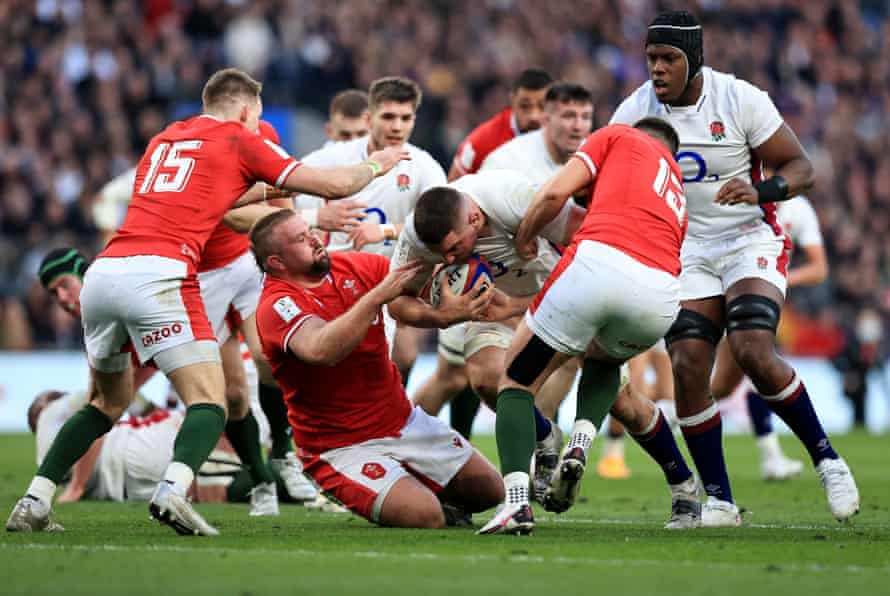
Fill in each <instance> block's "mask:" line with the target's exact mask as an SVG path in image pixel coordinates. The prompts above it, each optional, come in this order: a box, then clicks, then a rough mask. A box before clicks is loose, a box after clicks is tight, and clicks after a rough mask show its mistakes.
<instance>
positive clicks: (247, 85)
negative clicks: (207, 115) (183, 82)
mask: <svg viewBox="0 0 890 596" xmlns="http://www.w3.org/2000/svg"><path fill="white" fill-rule="evenodd" d="M262 90H263V84H262V83H260V82H259V81H256V80H254V78H253V77H251V76H250V75H249V74H247V73H246V72H244V71H243V70H238V69H237V68H224V69H222V70H218V71H216V72H215V73H213V75H211V77H210V78H209V79H207V83H205V84H204V90H203V91H202V92H201V101H202V102H203V103H204V109H205V110H206V109H208V108H211V107H214V106H217V105H219V104H220V103H222V102H227V103H228V102H233V101H235V100H237V99H240V98H245V97H246V98H251V99H253V98H258V97H259V96H260V92H261V91H262Z"/></svg>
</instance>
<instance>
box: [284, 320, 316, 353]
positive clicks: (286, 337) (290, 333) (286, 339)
mask: <svg viewBox="0 0 890 596" xmlns="http://www.w3.org/2000/svg"><path fill="white" fill-rule="evenodd" d="M316 316H318V315H316V314H314V313H311V312H307V313H303V316H302V317H300V318H299V319H297V321H296V322H295V323H294V324H293V325H291V328H290V329H288V331H287V333H286V334H285V335H284V343H283V344H282V347H283V348H284V351H285V352H287V351H289V350H290V348H289V347H288V344H289V343H290V338H291V337H292V336H293V334H294V333H296V331H297V329H299V328H300V326H301V325H302V324H303V323H305V322H306V321H308V320H309V319H311V318H312V317H316Z"/></svg>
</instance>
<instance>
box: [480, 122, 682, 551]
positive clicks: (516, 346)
mask: <svg viewBox="0 0 890 596" xmlns="http://www.w3.org/2000/svg"><path fill="white" fill-rule="evenodd" d="M678 144H679V140H678V139H677V133H676V132H675V131H674V129H673V128H672V127H671V126H670V125H669V124H667V123H666V122H664V121H662V120H659V119H657V118H646V119H643V120H641V121H639V122H637V124H636V125H635V126H634V127H633V128H632V127H629V126H624V125H622V126H608V127H605V128H601V129H600V130H598V131H597V132H595V133H593V134H592V135H590V137H588V139H587V141H585V142H584V144H583V145H582V146H581V148H580V149H579V150H578V152H577V153H576V154H575V156H574V157H572V158H571V159H570V160H569V162H568V164H566V165H565V166H564V167H563V169H562V170H560V171H559V172H558V173H557V174H556V175H555V176H554V177H553V178H551V179H550V180H549V181H548V182H547V183H546V184H545V185H544V187H543V188H542V189H541V190H540V191H539V192H538V194H537V195H536V196H535V199H534V201H533V202H532V205H531V206H530V207H529V209H528V211H527V213H526V215H525V217H524V218H523V221H522V223H521V224H520V226H519V231H518V232H517V234H516V248H517V251H518V252H519V254H520V255H524V256H526V258H529V257H532V256H534V255H535V254H537V248H538V235H539V234H540V233H541V231H542V230H543V229H544V227H545V226H546V225H547V224H549V223H550V222H551V221H553V219H554V218H556V217H557V216H558V215H559V214H560V213H561V212H562V210H563V208H564V205H565V204H566V201H567V200H568V199H569V197H570V196H572V195H573V194H575V193H577V192H578V191H579V190H581V189H582V188H584V187H590V190H591V193H590V194H591V200H590V203H589V205H588V209H587V215H586V216H585V217H584V221H583V222H582V224H581V227H580V228H579V229H578V231H577V232H576V233H575V235H574V237H573V240H572V244H571V245H570V246H569V248H568V249H567V250H566V252H565V254H564V255H563V257H562V259H561V260H560V262H559V264H558V265H557V267H556V269H554V270H553V273H551V274H550V277H549V278H548V279H547V282H546V283H545V284H544V287H543V288H542V289H541V291H540V292H539V293H538V295H537V297H536V298H535V300H534V302H533V303H532V305H531V307H530V308H529V310H528V312H527V313H526V315H525V319H524V320H523V321H522V322H521V323H520V324H519V327H518V328H517V329H516V333H515V335H514V336H513V341H512V343H511V344H510V347H509V349H508V350H507V357H506V366H505V368H504V374H503V376H502V377H501V383H500V393H499V395H498V403H497V422H496V427H495V430H496V433H497V443H498V453H499V455H500V461H501V470H502V471H503V473H504V484H505V487H506V493H507V502H506V506H505V507H504V508H503V509H502V510H501V511H500V512H498V514H497V515H496V516H495V517H494V519H492V520H491V521H490V522H489V523H488V524H486V525H485V526H484V527H483V528H482V530H480V533H482V534H504V533H513V534H527V533H529V532H531V531H532V529H533V528H534V518H533V515H532V510H531V507H529V494H528V485H529V478H528V474H527V472H526V470H527V469H528V461H529V458H530V457H531V455H532V451H533V450H534V447H535V443H534V430H535V422H534V394H535V393H536V392H537V391H538V390H540V388H541V385H542V384H543V383H544V381H546V380H547V378H548V377H549V376H550V374H551V373H553V371H555V370H556V369H558V368H559V367H560V366H562V365H563V364H564V363H565V362H566V361H567V360H568V359H569V358H571V357H573V356H578V355H581V354H585V353H586V359H585V363H584V374H585V375H588V378H587V383H585V380H584V379H583V378H582V384H589V391H582V392H579V395H578V397H579V399H578V415H577V417H576V419H575V425H574V427H573V428H572V436H571V438H570V439H569V443H568V445H567V446H566V448H565V450H564V451H563V453H562V456H561V457H560V461H559V464H558V465H557V468H556V471H555V473H554V475H553V478H552V480H551V483H550V488H549V489H548V491H547V493H546V494H545V496H544V503H545V507H547V509H549V510H553V511H565V510H566V509H568V508H569V507H570V506H571V505H572V503H573V502H574V500H575V497H576V495H577V494H578V489H579V487H580V484H581V477H582V474H583V473H584V468H585V465H586V460H587V450H588V449H589V448H590V445H591V442H592V441H593V438H594V436H595V434H596V428H595V426H594V423H593V422H592V421H593V420H596V419H597V418H598V417H599V416H601V413H602V412H604V411H605V409H608V408H609V407H611V404H612V402H614V400H615V394H616V391H617V390H618V385H619V379H620V372H619V371H620V368H621V365H622V364H623V363H624V362H625V361H627V360H628V359H629V358H631V357H633V356H635V355H637V354H639V353H641V352H643V351H645V350H647V349H648V348H649V347H651V346H652V345H653V344H655V342H657V341H658V340H659V339H660V338H661V337H662V336H664V334H665V333H666V332H667V330H668V329H669V328H670V326H671V324H672V323H673V321H674V318H675V317H676V316H677V312H678V311H679V308H680V307H679V300H680V292H679V283H678V281H677V276H678V275H679V273H680V245H681V244H682V242H683V236H684V235H685V232H686V225H687V218H686V199H685V197H684V196H683V188H682V185H681V183H680V180H681V179H682V174H681V173H680V168H679V167H678V166H677V162H676V161H675V160H674V157H673V155H674V153H675V152H676V150H677V145H678ZM661 420H663V417H661V416H659V418H658V419H657V421H656V424H655V426H656V427H657V426H659V421H661ZM661 426H664V425H663V424H662V425H661ZM651 430H652V431H655V430H657V429H655V428H653V429H651ZM665 432H666V433H667V435H670V432H669V431H665Z"/></svg>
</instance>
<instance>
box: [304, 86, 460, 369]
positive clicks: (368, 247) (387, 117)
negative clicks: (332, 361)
mask: <svg viewBox="0 0 890 596" xmlns="http://www.w3.org/2000/svg"><path fill="white" fill-rule="evenodd" d="M421 97H422V93H421V90H420V87H418V85H417V83H415V82H414V81H412V80H410V79H405V78H401V77H385V78H382V79H378V80H376V81H374V82H373V83H371V86H370V88H369V90H368V100H369V105H368V115H367V118H368V125H369V128H370V133H369V135H368V136H366V137H361V138H357V139H353V140H351V141H347V142H344V143H329V144H327V145H325V146H324V147H322V148H321V149H318V150H317V151H314V152H312V153H310V154H309V155H307V156H306V157H305V158H304V159H303V163H307V164H309V165H312V166H333V165H339V164H345V163H352V161H351V160H354V159H356V158H357V157H359V156H367V155H368V154H369V153H372V152H373V151H376V150H377V149H380V148H384V147H393V146H396V147H398V146H401V147H403V148H404V150H405V151H407V152H408V154H409V155H410V156H411V158H410V159H408V160H405V161H404V162H402V163H401V164H400V165H399V166H398V167H396V168H394V169H393V170H391V171H390V172H388V173H387V174H386V175H384V176H381V177H380V178H379V179H378V180H375V181H374V182H373V183H371V184H369V185H368V186H367V187H365V188H364V189H362V191H361V192H359V193H357V194H355V195H353V196H352V197H350V198H351V199H355V200H357V201H359V202H360V203H362V204H363V205H364V209H365V217H364V220H363V221H362V222H361V223H359V224H358V225H355V226H352V227H351V229H350V230H349V231H348V232H346V231H344V232H332V233H331V234H329V235H328V237H327V250H328V251H329V252H342V251H347V250H358V251H362V252H370V253H375V254H379V255H383V256H386V257H389V256H391V255H392V251H393V247H394V246H395V241H396V239H397V238H398V237H399V233H400V232H401V230H402V225H403V224H404V222H405V218H406V217H407V216H408V213H410V212H411V210H412V209H413V208H414V205H415V203H417V197H419V196H420V194H421V193H422V192H423V191H425V190H426V189H428V188H431V187H433V186H437V185H440V184H444V183H445V172H444V170H443V169H442V166H440V165H439V164H438V163H437V162H436V160H435V159H433V157H432V156H431V155H430V154H429V153H427V152H426V151H424V150H423V149H420V148H419V147H417V146H415V145H412V144H411V143H409V142H408V139H409V138H410V137H411V132H412V131H413V130H414V123H415V118H416V115H417V108H418V107H419V106H420V101H421ZM361 159H365V158H361ZM323 205H324V201H323V200H322V199H320V198H317V197H308V196H305V195H303V196H300V197H298V198H297V206H298V207H300V208H301V209H302V210H303V211H302V215H303V217H304V219H306V220H307V222H308V223H309V224H310V225H312V226H314V225H315V222H314V221H312V217H311V209H313V208H321V207H322V206H323ZM307 215H309V217H308V218H307ZM388 323H389V325H388V329H387V336H388V337H389V338H390V345H391V346H392V349H393V360H394V361H395V362H396V365H397V366H398V367H399V372H400V373H401V374H402V381H403V382H407V379H408V373H409V372H410V371H411V367H412V366H413V364H414V360H415V358H416V357H417V338H418V331H417V330H416V329H410V328H407V327H400V328H399V330H398V333H396V329H395V324H394V322H392V321H391V320H389V321H388ZM394 335H395V339H394V340H393V336H394Z"/></svg>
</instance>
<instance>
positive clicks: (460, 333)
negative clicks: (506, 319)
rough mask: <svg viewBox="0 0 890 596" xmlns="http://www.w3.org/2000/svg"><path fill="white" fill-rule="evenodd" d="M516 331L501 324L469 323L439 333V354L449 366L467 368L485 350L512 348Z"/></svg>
mask: <svg viewBox="0 0 890 596" xmlns="http://www.w3.org/2000/svg"><path fill="white" fill-rule="evenodd" d="M515 332H516V329H515V328H514V327H513V326H511V325H507V324H506V323H501V322H483V321H467V322H466V323H459V324H457V325H452V326H451V327H448V328H447V329H441V330H440V331H439V354H441V355H442V358H444V359H445V360H446V361H447V362H448V363H449V364H453V365H456V366H465V365H466V363H467V359H469V358H471V357H472V356H473V355H474V354H475V353H476V352H478V351H480V350H482V349H483V348H500V349H501V350H506V349H507V348H509V347H510V342H511V341H512V339H513V334H514V333H515Z"/></svg>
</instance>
